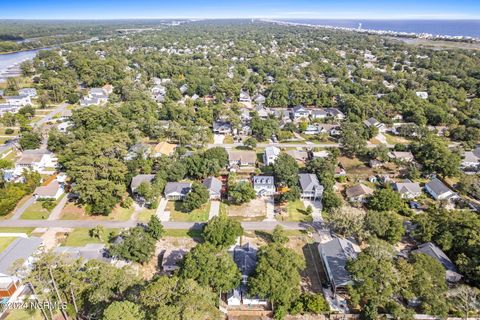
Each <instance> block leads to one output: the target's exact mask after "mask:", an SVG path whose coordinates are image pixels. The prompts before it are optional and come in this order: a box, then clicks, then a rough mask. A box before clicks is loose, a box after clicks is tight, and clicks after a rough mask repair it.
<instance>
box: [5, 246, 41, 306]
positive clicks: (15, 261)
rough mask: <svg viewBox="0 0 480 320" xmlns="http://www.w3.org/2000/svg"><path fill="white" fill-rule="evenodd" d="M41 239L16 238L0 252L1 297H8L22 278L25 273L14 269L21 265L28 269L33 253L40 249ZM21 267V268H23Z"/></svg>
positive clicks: (32, 260)
mask: <svg viewBox="0 0 480 320" xmlns="http://www.w3.org/2000/svg"><path fill="white" fill-rule="evenodd" d="M41 246H42V239H41V238H37V237H30V238H16V239H15V240H13V242H12V243H10V245H9V246H8V247H7V248H5V249H4V250H3V251H2V253H0V291H1V292H2V298H7V299H8V298H10V297H11V296H12V295H13V294H14V293H15V292H16V291H17V288H18V286H19V284H20V281H21V279H22V278H24V277H25V276H26V275H27V274H25V273H23V272H18V271H17V270H15V269H16V268H17V267H20V265H19V262H20V264H21V266H22V267H24V268H25V269H26V270H29V269H30V267H31V266H32V263H33V262H34V260H35V257H34V254H35V253H36V252H38V251H39V250H40V248H41ZM25 269H23V268H22V270H25Z"/></svg>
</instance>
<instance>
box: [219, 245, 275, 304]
mask: <svg viewBox="0 0 480 320" xmlns="http://www.w3.org/2000/svg"><path fill="white" fill-rule="evenodd" d="M257 251H258V250H257V248H256V247H255V246H253V245H251V244H250V243H247V244H245V245H243V246H240V245H238V246H236V247H235V248H234V249H233V252H231V254H232V255H233V261H235V263H236V264H237V266H238V269H239V270H240V273H241V274H242V280H241V282H240V285H239V286H238V287H237V288H235V289H233V290H232V291H230V292H229V293H228V294H227V305H228V306H229V307H236V306H241V305H246V306H265V305H267V300H264V299H260V298H259V297H252V296H250V295H249V294H248V289H247V281H248V277H249V276H251V275H252V274H253V273H254V272H255V268H256V266H257V262H258V257H257Z"/></svg>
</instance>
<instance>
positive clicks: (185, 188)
mask: <svg viewBox="0 0 480 320" xmlns="http://www.w3.org/2000/svg"><path fill="white" fill-rule="evenodd" d="M190 190H192V184H191V183H190V182H167V184H166V185H165V190H164V194H165V198H167V200H183V199H185V197H186V196H187V195H188V194H189V193H190Z"/></svg>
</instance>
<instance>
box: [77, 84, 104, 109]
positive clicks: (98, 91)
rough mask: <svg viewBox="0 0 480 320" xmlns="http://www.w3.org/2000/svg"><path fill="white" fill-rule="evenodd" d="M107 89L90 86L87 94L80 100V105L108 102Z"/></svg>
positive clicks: (86, 105)
mask: <svg viewBox="0 0 480 320" xmlns="http://www.w3.org/2000/svg"><path fill="white" fill-rule="evenodd" d="M108 95H109V93H108V90H105V89H103V88H91V89H90V90H88V94H87V95H86V96H85V97H83V98H82V99H81V100H80V106H81V107H88V106H92V105H99V106H100V105H104V104H106V103H107V102H108Z"/></svg>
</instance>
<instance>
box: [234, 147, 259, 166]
mask: <svg viewBox="0 0 480 320" xmlns="http://www.w3.org/2000/svg"><path fill="white" fill-rule="evenodd" d="M228 162H229V164H230V167H234V166H240V167H255V163H256V162H257V154H256V153H255V151H247V150H228Z"/></svg>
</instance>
